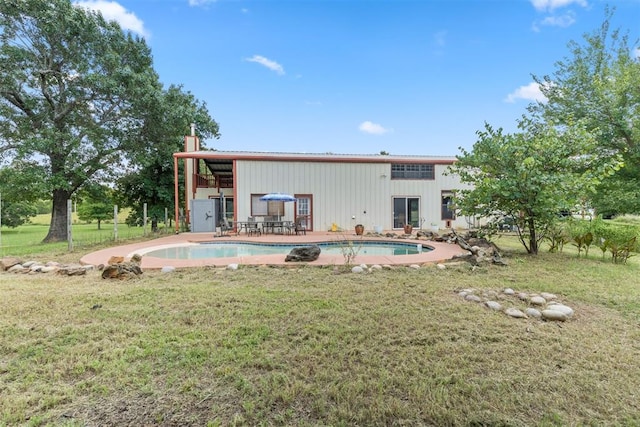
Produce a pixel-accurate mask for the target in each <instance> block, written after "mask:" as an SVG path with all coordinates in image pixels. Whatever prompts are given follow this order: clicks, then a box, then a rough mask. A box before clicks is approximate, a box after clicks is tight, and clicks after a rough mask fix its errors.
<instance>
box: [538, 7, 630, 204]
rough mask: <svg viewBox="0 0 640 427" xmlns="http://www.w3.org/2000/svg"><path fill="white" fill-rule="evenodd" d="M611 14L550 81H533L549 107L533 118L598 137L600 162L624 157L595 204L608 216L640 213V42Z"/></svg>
mask: <svg viewBox="0 0 640 427" xmlns="http://www.w3.org/2000/svg"><path fill="white" fill-rule="evenodd" d="M612 16H613V11H612V10H607V12H606V18H605V21H604V22H603V24H602V26H601V27H600V28H599V29H598V30H596V31H594V32H593V33H592V34H586V35H585V36H584V42H583V43H578V42H575V41H572V42H571V43H570V44H569V46H568V47H569V50H570V56H569V57H567V58H565V59H563V60H562V61H558V62H557V63H556V69H555V72H554V73H553V74H552V75H549V76H543V77H538V76H534V78H535V80H536V82H538V83H539V84H540V88H541V90H542V92H543V94H544V95H545V96H546V98H547V101H546V102H540V103H537V104H532V105H531V106H530V107H529V111H530V113H532V115H533V117H536V118H537V119H538V120H542V121H546V122H547V123H550V124H553V125H567V124H569V123H571V122H575V121H576V120H579V121H580V122H581V123H584V125H585V128H586V130H587V131H594V130H595V131H597V132H596V134H597V136H598V146H597V148H596V149H597V150H598V151H599V153H600V155H601V156H604V157H610V158H611V157H615V156H617V155H622V156H623V158H624V160H625V166H624V167H623V168H621V169H620V170H619V171H618V172H617V173H615V174H613V175H611V176H610V177H607V179H605V180H603V181H602V184H601V185H600V186H599V187H598V191H597V192H596V193H595V195H594V197H593V199H592V202H593V205H594V207H595V208H596V210H597V211H598V212H600V213H604V214H623V213H640V192H639V191H638V188H639V185H640V59H639V58H638V50H637V49H638V48H639V47H640V46H639V45H638V44H637V42H636V43H635V44H631V43H630V42H629V38H628V36H627V35H625V34H623V33H621V31H620V30H611V28H610V21H611V18H612Z"/></svg>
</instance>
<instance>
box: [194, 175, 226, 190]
mask: <svg viewBox="0 0 640 427" xmlns="http://www.w3.org/2000/svg"><path fill="white" fill-rule="evenodd" d="M193 177H194V181H195V184H196V188H233V177H232V176H228V175H213V174H202V173H196V174H193Z"/></svg>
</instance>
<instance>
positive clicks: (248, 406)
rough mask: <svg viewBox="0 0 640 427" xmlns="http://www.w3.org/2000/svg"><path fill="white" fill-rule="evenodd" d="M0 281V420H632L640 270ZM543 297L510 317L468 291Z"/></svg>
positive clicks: (639, 381) (638, 376)
mask: <svg viewBox="0 0 640 427" xmlns="http://www.w3.org/2000/svg"><path fill="white" fill-rule="evenodd" d="M509 261H510V266H509V267H504V268H498V267H490V268H480V269H476V270H475V271H471V270H470V269H469V268H466V267H456V268H453V269H447V270H438V269H435V268H423V269H421V270H413V269H408V268H398V269H394V270H392V271H378V272H374V273H372V274H364V275H356V274H340V275H336V274H334V273H333V271H332V270H331V269H324V268H300V269H273V268H265V267H258V268H241V269H240V270H238V271H226V270H221V269H191V270H182V271H177V272H175V273H173V274H161V273H159V272H146V273H145V274H144V275H143V276H142V277H140V278H138V279H134V280H129V281H105V280H102V279H100V278H99V274H98V273H97V272H94V273H90V274H89V276H87V277H65V278H59V277H56V276H47V275H36V276H15V275H8V274H1V275H0V325H1V326H2V328H1V329H0V330H1V331H2V332H0V400H1V401H2V402H3V404H2V409H1V412H0V424H2V423H4V424H9V425H13V424H31V425H38V424H47V423H51V424H61V423H64V424H68V425H142V424H145V425H150V424H158V425H554V424H556V425H571V424H574V425H577V424H589V423H595V424H609V425H616V424H617V425H620V424H638V423H640V407H639V405H638V402H639V401H640V396H639V395H638V391H637V390H640V365H639V364H638V363H637V361H638V360H639V356H640V331H639V328H638V320H639V319H640V303H638V301H639V298H638V297H639V296H640V290H639V289H638V286H637V284H638V281H637V277H638V272H639V268H638V265H637V264H630V265H627V266H614V265H611V264H608V263H601V262H599V261H597V260H584V259H579V260H577V259H575V258H573V257H571V256H565V255H553V256H548V255H541V256H540V257H538V258H530V257H526V256H521V255H517V254H516V255H512V256H511V257H510V259H509ZM507 286H508V287H512V288H514V289H518V290H523V291H525V290H526V291H548V292H553V293H556V294H558V295H560V296H561V299H562V300H563V301H564V302H566V303H568V304H569V305H571V306H572V307H573V308H574V309H575V310H576V314H575V316H574V317H573V318H572V319H571V320H570V321H568V322H566V323H562V324H557V323H551V322H542V321H538V320H533V319H526V320H516V319H511V318H508V317H506V316H504V315H502V314H500V313H495V312H492V311H490V310H488V309H485V308H483V307H482V306H481V305H479V304H475V303H470V302H466V301H463V300H462V299H461V298H460V297H458V296H457V294H456V293H455V292H454V290H456V289H459V288H464V287H476V288H486V289H502V288H504V287H507Z"/></svg>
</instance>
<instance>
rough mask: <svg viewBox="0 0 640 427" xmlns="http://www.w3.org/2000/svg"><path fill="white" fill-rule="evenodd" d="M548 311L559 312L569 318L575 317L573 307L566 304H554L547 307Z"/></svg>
mask: <svg viewBox="0 0 640 427" xmlns="http://www.w3.org/2000/svg"><path fill="white" fill-rule="evenodd" d="M547 309H548V310H553V311H559V312H560V313H564V314H565V315H566V316H567V317H571V316H573V309H572V308H571V307H567V306H566V305H564V304H558V303H552V304H549V305H548V306H547Z"/></svg>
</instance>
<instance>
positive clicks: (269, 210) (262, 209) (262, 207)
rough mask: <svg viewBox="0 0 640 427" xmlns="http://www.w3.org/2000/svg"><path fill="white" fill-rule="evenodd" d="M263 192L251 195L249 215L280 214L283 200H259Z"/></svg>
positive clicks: (282, 211) (282, 213)
mask: <svg viewBox="0 0 640 427" xmlns="http://www.w3.org/2000/svg"><path fill="white" fill-rule="evenodd" d="M262 196H264V194H252V195H251V216H282V215H284V202H278V201H271V202H267V201H264V200H260V197H262Z"/></svg>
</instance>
